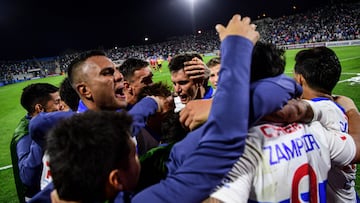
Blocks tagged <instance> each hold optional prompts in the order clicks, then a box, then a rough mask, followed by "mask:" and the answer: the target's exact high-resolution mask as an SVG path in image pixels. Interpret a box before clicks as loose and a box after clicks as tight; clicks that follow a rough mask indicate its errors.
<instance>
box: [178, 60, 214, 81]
mask: <svg viewBox="0 0 360 203" xmlns="http://www.w3.org/2000/svg"><path fill="white" fill-rule="evenodd" d="M184 65H185V66H184V71H185V74H186V75H188V76H189V78H190V79H193V80H196V79H201V80H202V79H208V78H209V77H210V69H209V68H208V67H207V66H206V64H205V63H204V62H203V61H202V60H200V59H198V58H196V57H195V58H193V59H192V60H191V61H186V62H185V63H184Z"/></svg>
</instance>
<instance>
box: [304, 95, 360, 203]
mask: <svg viewBox="0 0 360 203" xmlns="http://www.w3.org/2000/svg"><path fill="white" fill-rule="evenodd" d="M308 103H309V104H310V105H311V106H312V108H313V109H314V120H319V121H320V122H321V124H323V125H324V126H325V127H326V128H329V129H334V130H338V131H341V132H346V133H347V132H348V128H349V127H348V119H347V116H346V115H345V113H344V110H343V109H342V107H340V106H338V105H337V104H336V103H334V102H333V101H331V100H329V99H324V98H315V99H313V100H312V101H308ZM355 178H356V165H355V164H351V165H347V166H344V167H332V168H331V169H330V171H329V178H328V184H327V193H326V194H327V202H330V203H331V202H334V203H335V202H356V191H355Z"/></svg>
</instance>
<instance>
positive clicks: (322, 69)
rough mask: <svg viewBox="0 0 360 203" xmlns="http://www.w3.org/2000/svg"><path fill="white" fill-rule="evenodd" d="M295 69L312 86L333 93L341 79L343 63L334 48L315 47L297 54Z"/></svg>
mask: <svg viewBox="0 0 360 203" xmlns="http://www.w3.org/2000/svg"><path fill="white" fill-rule="evenodd" d="M294 70H295V73H297V74H301V75H302V76H303V77H304V79H305V80H306V82H307V84H308V85H309V86H310V87H311V88H313V89H315V90H317V91H320V92H323V93H326V94H331V92H332V90H333V89H334V87H335V86H336V84H337V82H338V81H339V79H340V75H341V64H340V61H339V59H338V57H337V56H336V54H335V52H334V51H333V50H331V49H329V48H327V47H315V48H311V49H307V50H302V51H300V52H298V53H297V54H296V56H295V68H294Z"/></svg>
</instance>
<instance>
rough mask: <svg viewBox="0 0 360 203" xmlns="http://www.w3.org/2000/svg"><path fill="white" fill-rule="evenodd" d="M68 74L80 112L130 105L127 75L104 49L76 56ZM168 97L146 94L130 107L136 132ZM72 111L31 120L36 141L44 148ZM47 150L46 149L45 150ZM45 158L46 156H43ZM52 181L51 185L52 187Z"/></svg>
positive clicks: (160, 107) (30, 127) (115, 109)
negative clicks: (51, 132) (48, 136)
mask: <svg viewBox="0 0 360 203" xmlns="http://www.w3.org/2000/svg"><path fill="white" fill-rule="evenodd" d="M68 77H69V79H70V82H71V84H72V86H73V88H74V89H75V90H76V92H77V93H78V95H79V97H80V101H79V106H78V109H77V113H83V112H86V111H87V110H93V111H103V110H112V111H118V110H121V109H124V108H126V106H127V103H126V100H125V96H124V94H123V87H124V86H123V77H122V74H121V73H120V72H119V70H117V69H116V67H115V64H114V63H113V62H112V61H111V60H110V58H108V57H107V56H106V55H105V53H104V52H102V51H96V50H95V51H89V52H86V53H83V54H81V55H80V56H79V57H78V58H76V59H74V60H73V61H72V63H71V64H70V66H69V70H68ZM164 100H166V98H161V97H156V96H154V97H146V98H143V99H142V100H141V101H139V102H138V103H137V105H135V106H133V108H132V109H131V110H129V114H131V115H132V116H133V120H134V122H133V125H132V128H131V129H132V135H136V134H138V133H139V132H140V130H141V129H142V128H143V127H144V126H145V122H146V120H147V118H148V116H150V115H152V114H154V113H155V112H162V109H163V108H162V106H163V105H164V103H165V102H164ZM71 113H75V112H69V113H66V114H65V113H64V112H61V113H47V114H39V115H38V116H37V117H36V118H35V119H33V120H32V121H31V122H30V126H29V130H30V133H31V137H32V138H33V140H34V141H35V142H36V143H37V144H38V145H39V146H40V147H41V149H44V143H45V135H46V133H47V132H48V131H49V130H50V129H51V128H52V127H53V126H54V125H55V124H56V123H58V122H59V121H60V120H63V119H65V118H68V117H69V116H71V115H72V114H71ZM41 152H42V153H43V151H41ZM41 157H42V155H41ZM44 161H45V162H46V161H48V160H44ZM43 174H44V176H43V177H47V178H46V179H44V180H43V181H44V182H45V183H49V182H51V176H48V175H47V174H50V173H49V171H44V172H43ZM51 187H52V184H49V188H51ZM46 192H48V191H44V192H43V193H41V194H39V195H37V197H36V198H34V199H33V200H32V201H34V202H36V201H39V198H43V197H45V198H46V197H49V196H48V194H47V193H46Z"/></svg>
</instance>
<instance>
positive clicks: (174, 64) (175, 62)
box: [169, 53, 203, 72]
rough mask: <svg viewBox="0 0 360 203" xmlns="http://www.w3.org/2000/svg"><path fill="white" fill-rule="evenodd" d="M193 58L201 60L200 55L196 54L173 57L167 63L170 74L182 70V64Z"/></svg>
mask: <svg viewBox="0 0 360 203" xmlns="http://www.w3.org/2000/svg"><path fill="white" fill-rule="evenodd" d="M194 57H197V58H199V59H200V60H203V58H202V57H201V55H200V54H198V53H184V54H178V55H176V56H174V57H173V58H172V59H171V60H170V63H169V70H170V72H173V71H175V72H176V71H179V70H181V69H183V68H184V62H186V61H191V60H192V59H193V58H194Z"/></svg>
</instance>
